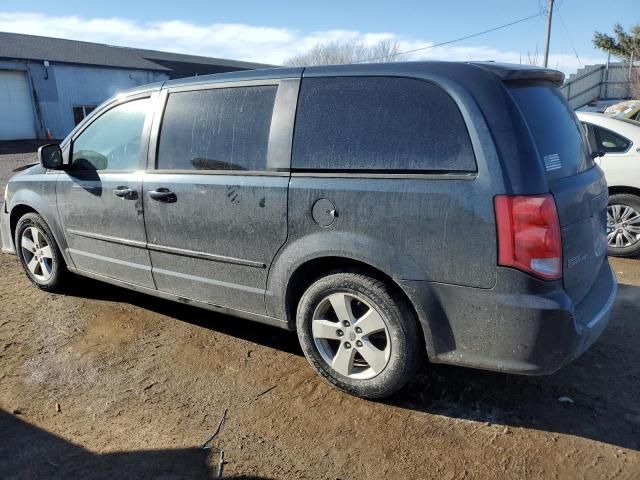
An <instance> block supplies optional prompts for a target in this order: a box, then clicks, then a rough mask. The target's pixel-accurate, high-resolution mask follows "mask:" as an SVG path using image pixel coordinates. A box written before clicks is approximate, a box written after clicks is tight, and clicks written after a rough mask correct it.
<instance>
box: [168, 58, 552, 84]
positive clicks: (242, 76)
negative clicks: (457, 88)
mask: <svg viewBox="0 0 640 480" xmlns="http://www.w3.org/2000/svg"><path fill="white" fill-rule="evenodd" d="M479 69H480V70H484V71H488V72H491V73H493V74H495V75H496V76H497V77H499V78H500V79H501V80H503V81H516V80H543V81H548V82H551V83H553V84H555V85H557V86H560V85H562V83H563V82H564V74H563V73H562V72H559V71H557V70H552V69H548V68H542V67H535V66H530V65H518V64H509V63H494V62H440V61H433V62H394V63H361V64H348V65H326V66H314V67H304V68H302V67H295V68H290V67H289V68H288V67H283V68H268V69H258V70H247V71H239V72H229V73H218V74H214V75H202V76H198V77H190V78H181V79H176V80H170V81H168V82H166V83H165V86H169V87H177V86H183V85H193V84H199V83H212V82H230V81H244V80H261V79H278V78H288V77H289V78H290V77H297V76H300V75H301V74H303V76H304V77H316V76H349V75H413V74H420V73H434V74H439V75H442V76H447V75H452V76H456V77H457V76H460V75H465V74H466V75H473V74H474V73H478V70H479Z"/></svg>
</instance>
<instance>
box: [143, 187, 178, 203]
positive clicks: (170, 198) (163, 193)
mask: <svg viewBox="0 0 640 480" xmlns="http://www.w3.org/2000/svg"><path fill="white" fill-rule="evenodd" d="M147 196H148V197H149V198H150V199H152V200H157V201H158V202H164V203H175V202H177V201H178V197H177V196H176V194H175V193H173V192H172V191H171V190H169V189H168V188H158V189H156V190H149V191H148V192H147Z"/></svg>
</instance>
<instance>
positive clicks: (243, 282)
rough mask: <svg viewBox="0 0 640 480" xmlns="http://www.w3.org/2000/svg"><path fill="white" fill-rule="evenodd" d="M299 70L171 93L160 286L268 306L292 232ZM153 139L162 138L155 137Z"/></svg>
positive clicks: (152, 226) (258, 309)
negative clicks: (290, 76)
mask: <svg viewBox="0 0 640 480" xmlns="http://www.w3.org/2000/svg"><path fill="white" fill-rule="evenodd" d="M298 83H299V80H298V79H294V80H269V81H259V82H255V81H254V82H242V83H234V84H231V83H220V84H213V85H206V86H197V87H193V86H191V87H182V88H175V89H169V90H168V91H166V92H164V93H163V95H164V96H165V97H166V104H165V108H164V115H163V118H162V120H161V122H160V121H159V120H160V119H158V124H157V125H155V127H154V131H155V132H156V134H157V140H156V143H157V148H156V149H155V151H156V152H157V157H156V163H157V168H156V169H154V170H149V171H148V172H147V173H148V174H147V175H146V177H145V180H144V188H143V189H144V208H145V225H146V231H147V236H148V248H149V251H150V255H151V263H152V271H153V278H154V280H155V282H156V285H157V288H158V290H160V291H163V292H167V293H170V294H174V295H177V296H181V297H185V298H191V299H196V300H201V301H206V302H209V303H212V304H215V305H218V306H225V307H230V308H234V309H239V310H244V311H248V312H251V313H257V314H264V313H266V309H265V301H264V295H265V288H266V281H267V272H268V267H269V265H270V264H271V261H272V260H273V258H274V256H275V255H276V253H277V251H278V250H279V249H280V247H281V246H282V245H283V244H284V242H285V240H286V238H287V189H288V184H289V173H288V166H289V158H290V148H291V131H292V126H293V116H294V113H295V99H296V96H297V89H298ZM152 143H153V142H152Z"/></svg>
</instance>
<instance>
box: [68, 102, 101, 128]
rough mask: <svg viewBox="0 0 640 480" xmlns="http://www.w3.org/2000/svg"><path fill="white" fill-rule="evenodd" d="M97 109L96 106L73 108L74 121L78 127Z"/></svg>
mask: <svg viewBox="0 0 640 480" xmlns="http://www.w3.org/2000/svg"><path fill="white" fill-rule="evenodd" d="M95 109H96V105H77V106H75V107H73V121H74V122H75V124H76V125H78V124H79V123H80V122H81V121H82V120H83V119H84V117H86V116H87V115H89V114H90V113H91V112H93V111H94V110H95Z"/></svg>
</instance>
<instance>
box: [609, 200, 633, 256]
mask: <svg viewBox="0 0 640 480" xmlns="http://www.w3.org/2000/svg"><path fill="white" fill-rule="evenodd" d="M607 247H608V253H609V255H612V256H615V257H632V256H634V255H637V254H638V253H640V197H637V196H635V195H630V194H628V193H618V194H615V195H611V196H610V197H609V206H608V207H607Z"/></svg>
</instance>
